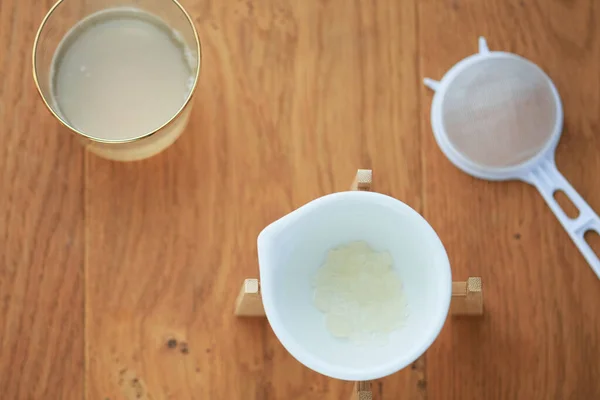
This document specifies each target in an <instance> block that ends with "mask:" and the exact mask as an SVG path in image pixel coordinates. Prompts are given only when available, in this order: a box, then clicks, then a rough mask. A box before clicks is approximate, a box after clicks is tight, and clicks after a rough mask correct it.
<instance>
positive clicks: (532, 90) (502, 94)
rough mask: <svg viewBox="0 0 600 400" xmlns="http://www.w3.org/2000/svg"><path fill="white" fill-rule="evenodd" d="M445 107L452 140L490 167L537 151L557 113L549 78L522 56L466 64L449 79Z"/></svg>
mask: <svg viewBox="0 0 600 400" xmlns="http://www.w3.org/2000/svg"><path fill="white" fill-rule="evenodd" d="M441 108H442V125H443V128H444V130H445V132H446V135H447V137H448V139H449V141H450V143H451V144H452V145H453V147H454V148H455V149H456V150H457V151H458V152H460V153H461V154H462V155H463V156H464V157H465V158H467V159H469V160H470V161H472V162H473V163H475V164H478V165H480V166H482V167H486V168H502V167H512V166H516V165H519V164H521V163H523V162H525V161H527V160H528V159H530V158H532V157H533V156H535V155H536V154H538V153H539V152H540V150H542V148H543V147H544V145H545V144H546V143H547V142H548V141H549V139H551V137H552V134H553V130H554V127H555V123H556V118H557V116H558V111H557V104H556V101H555V97H554V96H553V92H552V89H551V84H550V81H549V78H548V77H547V76H546V75H545V74H544V73H543V72H542V71H541V70H540V69H539V68H537V67H536V66H535V65H534V64H532V63H530V62H529V61H526V60H524V59H519V58H494V59H484V60H481V61H479V62H477V63H475V64H472V65H471V66H469V67H467V68H465V69H464V70H463V71H461V72H460V73H459V74H458V75H457V76H456V77H455V79H453V80H452V81H451V82H450V84H449V86H448V88H447V90H446V93H445V96H444V98H443V102H442V107H441Z"/></svg>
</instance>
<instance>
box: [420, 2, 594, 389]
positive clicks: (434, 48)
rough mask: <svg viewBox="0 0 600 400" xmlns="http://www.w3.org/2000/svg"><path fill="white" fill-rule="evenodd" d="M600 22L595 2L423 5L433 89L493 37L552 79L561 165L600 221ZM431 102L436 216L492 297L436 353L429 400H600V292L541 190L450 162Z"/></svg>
mask: <svg viewBox="0 0 600 400" xmlns="http://www.w3.org/2000/svg"><path fill="white" fill-rule="evenodd" d="M599 18H600V8H599V7H597V4H596V2H593V1H581V2H570V3H566V2H559V1H543V0H537V1H519V0H494V1H485V2H483V1H471V0H467V1H438V0H424V1H421V2H419V27H420V30H419V37H420V41H419V48H420V60H421V62H420V66H421V69H420V74H419V75H420V78H424V77H432V78H436V79H439V78H441V77H442V75H443V74H444V73H445V72H446V71H447V70H448V69H449V68H450V67H452V65H453V64H454V63H456V62H457V61H458V60H460V59H461V58H464V57H465V56H468V55H470V54H473V53H474V52H476V49H477V37H478V36H479V35H484V36H486V38H487V39H488V45H489V47H490V49H491V50H506V51H512V52H516V53H518V54H520V55H522V56H525V57H527V58H529V59H531V60H532V61H534V62H536V63H537V64H538V65H539V66H540V67H542V68H543V69H544V70H545V71H546V72H547V73H548V74H549V75H550V77H551V78H552V79H553V80H554V82H555V84H556V86H557V88H558V91H559V92H560V95H561V97H562V100H563V105H564V110H565V129H564V133H563V137H562V139H561V142H560V144H559V146H558V154H557V162H558V166H559V168H560V169H561V170H562V172H563V173H564V175H565V176H566V177H567V178H568V179H570V180H571V182H572V183H573V185H574V186H575V188H576V189H577V190H578V191H579V192H580V193H581V194H582V196H583V197H585V198H586V199H587V200H588V202H589V203H590V205H591V206H592V207H593V208H594V209H595V210H600V191H598V190H597V189H598V178H597V171H599V170H600V158H599V157H598V153H599V152H600V136H599V135H598V132H597V131H598V129H597V127H598V126H599V118H600V116H599V114H598V104H600V80H599V79H598V65H599V64H600V46H598V43H600V36H599V35H600V32H599V31H598V30H597V29H595V22H594V21H598V20H599ZM569 71H577V73H576V74H573V73H570V72H569ZM420 96H422V98H423V99H424V100H423V107H422V116H421V119H422V121H424V123H423V126H422V129H421V137H422V148H421V154H422V155H423V160H422V161H423V166H424V169H423V185H424V195H423V198H424V199H425V204H424V213H425V217H426V218H427V220H428V221H429V222H430V223H431V224H432V225H433V227H434V228H435V229H436V231H437V232H438V234H439V235H440V237H441V239H442V241H443V242H444V244H445V246H446V248H447V251H448V253H449V257H450V260H451V264H452V269H453V275H454V276H481V277H482V278H483V281H484V285H485V315H484V317H483V318H482V319H451V320H448V322H447V323H446V325H445V327H444V328H443V330H442V332H441V334H440V337H439V338H438V340H437V341H436V342H435V343H434V344H433V346H432V347H431V348H430V349H429V351H428V352H427V388H428V389H427V390H428V399H429V400H445V399H489V400H494V399H498V400H499V399H548V398H556V399H592V398H600V381H599V380H598V379H597V377H598V376H600V364H599V363H598V354H600V340H599V338H600V314H599V313H598V312H597V305H598V304H599V303H600V281H599V280H598V279H597V278H596V277H595V276H594V274H593V272H592V271H591V269H590V268H589V267H588V266H587V264H586V262H585V261H584V260H583V258H582V257H581V255H580V254H579V253H578V251H577V249H576V248H575V246H574V245H573V244H572V243H571V241H570V239H569V238H568V236H567V234H566V233H565V232H564V231H563V230H562V228H561V227H560V224H559V223H558V222H557V221H556V219H555V218H554V216H553V215H552V213H551V212H550V210H549V209H548V207H547V206H546V205H545V204H544V202H543V200H542V198H541V197H540V196H539V194H538V193H537V192H536V191H535V189H534V188H532V187H529V186H527V185H526V184H523V183H519V182H505V183H491V182H485V181H482V180H477V179H475V178H472V177H470V176H468V175H466V174H464V173H463V172H461V171H459V170H458V169H456V168H455V167H454V166H453V165H452V164H451V163H450V162H449V161H448V160H447V159H446V158H445V157H444V155H443V154H442V153H441V151H440V150H439V149H438V147H437V144H436V143H435V140H434V138H433V135H432V132H431V127H430V125H429V123H428V121H429V107H430V105H431V98H432V93H431V92H430V91H429V90H428V89H426V88H425V87H423V88H422V92H421V94H420ZM457 360H460V362H457Z"/></svg>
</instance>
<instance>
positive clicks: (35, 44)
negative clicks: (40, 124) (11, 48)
mask: <svg viewBox="0 0 600 400" xmlns="http://www.w3.org/2000/svg"><path fill="white" fill-rule="evenodd" d="M65 1H70V0H58V1H57V2H56V3H55V4H54V5H53V6H52V7H51V8H50V10H49V11H48V13H47V14H46V16H44V19H43V20H42V23H41V24H40V27H39V28H38V31H37V33H36V35H35V40H34V42H33V54H32V57H31V62H32V71H33V81H34V83H35V87H36V88H37V91H38V93H39V95H40V97H41V98H42V101H43V102H44V104H45V105H46V108H47V109H48V110H49V111H50V112H51V113H52V115H53V116H54V117H55V118H56V119H57V120H58V121H59V122H60V123H61V124H62V125H64V126H65V127H67V128H68V129H70V130H71V131H73V132H74V133H76V134H78V135H81V136H83V137H85V138H87V139H90V140H92V141H94V142H98V143H107V144H117V143H131V142H137V141H139V140H142V139H145V138H148V137H150V136H153V135H154V134H156V133H159V132H160V131H162V130H163V129H165V128H167V127H168V126H169V125H171V124H172V123H173V122H174V121H175V120H176V119H177V117H179V116H180V115H181V114H182V113H183V111H184V110H185V109H186V107H187V106H188V105H189V104H190V102H191V100H192V97H193V96H194V93H195V91H196V86H197V85H198V79H199V77H200V69H201V65H202V46H201V45H200V38H199V36H198V31H197V30H196V26H195V25H194V21H193V20H192V17H191V16H190V14H189V13H188V12H187V11H186V9H185V8H184V7H183V6H182V5H181V4H180V3H179V1H178V0H171V2H172V3H173V4H175V5H176V6H177V7H178V8H179V9H180V10H181V12H182V13H183V15H184V16H185V18H186V19H187V22H188V23H189V25H190V27H191V28H192V31H193V33H194V39H195V41H196V51H197V54H198V58H197V63H196V74H195V76H194V83H193V85H192V88H191V90H190V93H189V94H188V96H187V98H186V99H185V101H184V102H183V104H182V105H181V107H180V108H179V110H177V112H176V113H175V114H174V115H173V116H172V117H171V118H170V119H169V120H168V121H167V122H165V123H164V124H162V125H161V126H159V127H158V128H156V129H154V130H152V131H150V132H147V133H143V134H141V135H139V136H135V137H132V138H127V139H104V138H99V137H96V136H92V135H89V134H87V133H85V132H83V131H81V130H79V129H77V128H75V127H74V126H72V125H71V124H70V123H69V122H68V121H66V120H65V119H64V118H63V117H62V116H60V115H59V114H58V113H57V112H55V111H54V109H53V108H52V107H51V106H50V103H49V102H48V100H47V99H46V96H45V95H44V93H43V92H42V89H41V87H40V84H39V80H38V71H37V66H36V61H37V49H38V46H39V40H40V36H41V33H42V31H43V29H44V27H45V26H46V25H47V23H48V21H49V19H50V17H51V16H52V14H53V13H54V11H56V9H57V8H58V6H60V4H61V3H63V2H65Z"/></svg>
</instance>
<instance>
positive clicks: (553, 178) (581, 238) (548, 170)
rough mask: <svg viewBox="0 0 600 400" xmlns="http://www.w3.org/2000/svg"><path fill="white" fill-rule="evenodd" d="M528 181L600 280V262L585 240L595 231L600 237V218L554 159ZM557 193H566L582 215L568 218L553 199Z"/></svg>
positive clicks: (530, 175) (529, 177)
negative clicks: (561, 171) (558, 167)
mask: <svg viewBox="0 0 600 400" xmlns="http://www.w3.org/2000/svg"><path fill="white" fill-rule="evenodd" d="M527 180H528V181H529V182H531V183H532V184H533V185H534V186H535V187H536V188H537V189H538V190H539V191H540V193H541V194H542V196H543V197H544V200H546V203H547V204H548V206H549V207H550V209H551V210H552V212H553V213H554V214H555V215H556V217H557V218H558V220H559V221H560V223H561V224H562V226H563V227H564V228H565V230H566V231H567V233H568V234H569V236H571V239H572V240H573V242H574V243H575V245H576V246H577V247H578V248H579V251H581V254H583V256H584V257H585V259H586V260H587V262H588V263H589V264H590V267H591V268H592V270H594V272H595V273H596V275H597V276H598V278H600V259H598V256H597V255H596V253H595V252H594V250H593V249H592V248H591V247H590V245H589V244H588V242H587V241H586V240H585V234H586V232H588V231H595V232H596V233H598V234H600V218H598V215H597V214H596V213H595V212H594V210H592V208H591V207H590V206H589V205H588V204H587V203H586V201H585V200H584V199H583V198H582V197H581V196H580V195H579V193H577V191H576V190H575V189H574V188H573V186H571V184H570V183H569V182H568V181H567V180H566V179H565V177H564V176H563V175H562V174H561V173H560V172H559V171H558V169H557V168H556V164H555V163H554V160H553V159H548V160H545V161H544V162H542V163H541V164H540V165H539V166H538V167H536V168H535V169H533V170H532V171H531V172H530V174H529V175H528V176H527ZM557 191H563V192H564V193H565V194H566V195H567V196H568V197H569V200H570V201H571V203H573V205H574V206H575V207H577V209H578V210H579V215H578V216H577V217H576V218H571V217H569V216H568V215H567V214H566V213H565V212H564V211H563V209H562V208H561V206H560V204H558V202H557V201H556V199H555V198H554V193H555V192H557Z"/></svg>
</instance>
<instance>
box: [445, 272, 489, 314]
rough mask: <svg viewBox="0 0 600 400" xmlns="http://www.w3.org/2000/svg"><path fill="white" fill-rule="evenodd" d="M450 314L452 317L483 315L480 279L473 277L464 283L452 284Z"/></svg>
mask: <svg viewBox="0 0 600 400" xmlns="http://www.w3.org/2000/svg"><path fill="white" fill-rule="evenodd" d="M450 313H451V314H452V315H453V316H461V315H464V316H480V315H483V287H482V284H481V278H479V277H473V278H469V279H467V281H466V282H452V303H451V304H450Z"/></svg>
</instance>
